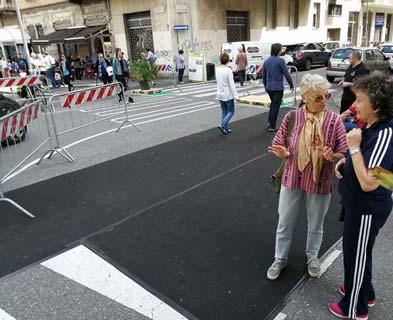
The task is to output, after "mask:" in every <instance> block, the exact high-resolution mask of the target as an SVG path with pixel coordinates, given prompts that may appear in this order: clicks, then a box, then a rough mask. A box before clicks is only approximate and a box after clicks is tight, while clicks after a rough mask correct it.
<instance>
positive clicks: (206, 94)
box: [192, 87, 246, 98]
mask: <svg viewBox="0 0 393 320" xmlns="http://www.w3.org/2000/svg"><path fill="white" fill-rule="evenodd" d="M212 90H213V91H214V92H208V93H201V94H194V95H192V96H193V97H195V98H204V97H209V96H214V95H216V94H217V88H213V89H211V90H209V91H212ZM236 90H237V91H246V87H241V88H236ZM204 91H207V90H204ZM199 92H203V91H198V92H196V93H199Z"/></svg>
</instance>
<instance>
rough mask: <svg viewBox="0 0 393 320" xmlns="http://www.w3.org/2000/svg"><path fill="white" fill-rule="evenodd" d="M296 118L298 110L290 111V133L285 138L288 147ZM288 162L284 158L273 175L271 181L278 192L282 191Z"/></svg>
mask: <svg viewBox="0 0 393 320" xmlns="http://www.w3.org/2000/svg"><path fill="white" fill-rule="evenodd" d="M295 120H296V110H291V111H289V122H288V134H287V136H286V138H285V141H286V147H288V146H289V144H290V140H291V136H292V129H293V127H294V125H295ZM286 162H287V159H283V160H282V161H281V163H280V166H279V167H278V169H277V170H276V172H275V173H274V174H273V175H272V176H271V182H272V186H273V189H274V190H275V191H276V192H277V193H280V190H281V180H282V176H283V174H284V169H285V164H286Z"/></svg>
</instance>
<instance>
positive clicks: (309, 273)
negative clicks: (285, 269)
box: [307, 270, 321, 278]
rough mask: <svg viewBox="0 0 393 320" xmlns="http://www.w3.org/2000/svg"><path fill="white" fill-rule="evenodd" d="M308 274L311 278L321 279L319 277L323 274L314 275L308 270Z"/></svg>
mask: <svg viewBox="0 0 393 320" xmlns="http://www.w3.org/2000/svg"><path fill="white" fill-rule="evenodd" d="M307 272H308V275H309V276H310V277H311V278H319V277H320V276H321V272H318V273H312V272H310V271H308V270H307Z"/></svg>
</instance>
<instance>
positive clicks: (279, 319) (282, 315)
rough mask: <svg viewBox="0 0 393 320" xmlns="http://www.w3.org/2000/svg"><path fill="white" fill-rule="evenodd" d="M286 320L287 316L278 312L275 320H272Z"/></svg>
mask: <svg viewBox="0 0 393 320" xmlns="http://www.w3.org/2000/svg"><path fill="white" fill-rule="evenodd" d="M286 318H287V315H286V314H285V313H282V312H280V313H279V314H278V315H277V316H276V317H275V318H274V320H284V319H286Z"/></svg>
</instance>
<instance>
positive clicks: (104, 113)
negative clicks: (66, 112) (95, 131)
mask: <svg viewBox="0 0 393 320" xmlns="http://www.w3.org/2000/svg"><path fill="white" fill-rule="evenodd" d="M179 100H183V101H182V102H183V103H186V102H189V101H190V99H185V98H180V99H179ZM178 102H179V101H176V100H175V101H173V102H172V101H171V102H168V101H165V102H157V103H153V104H150V105H148V106H147V107H141V108H134V106H129V107H127V112H133V111H137V110H145V109H153V108H160V107H162V105H163V104H164V105H166V106H168V105H172V104H178ZM199 103H200V101H199ZM140 105H142V104H140ZM91 111H96V112H95V115H97V116H101V117H106V116H109V115H111V114H116V112H113V110H106V111H101V110H99V111H97V110H91Z"/></svg>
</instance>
